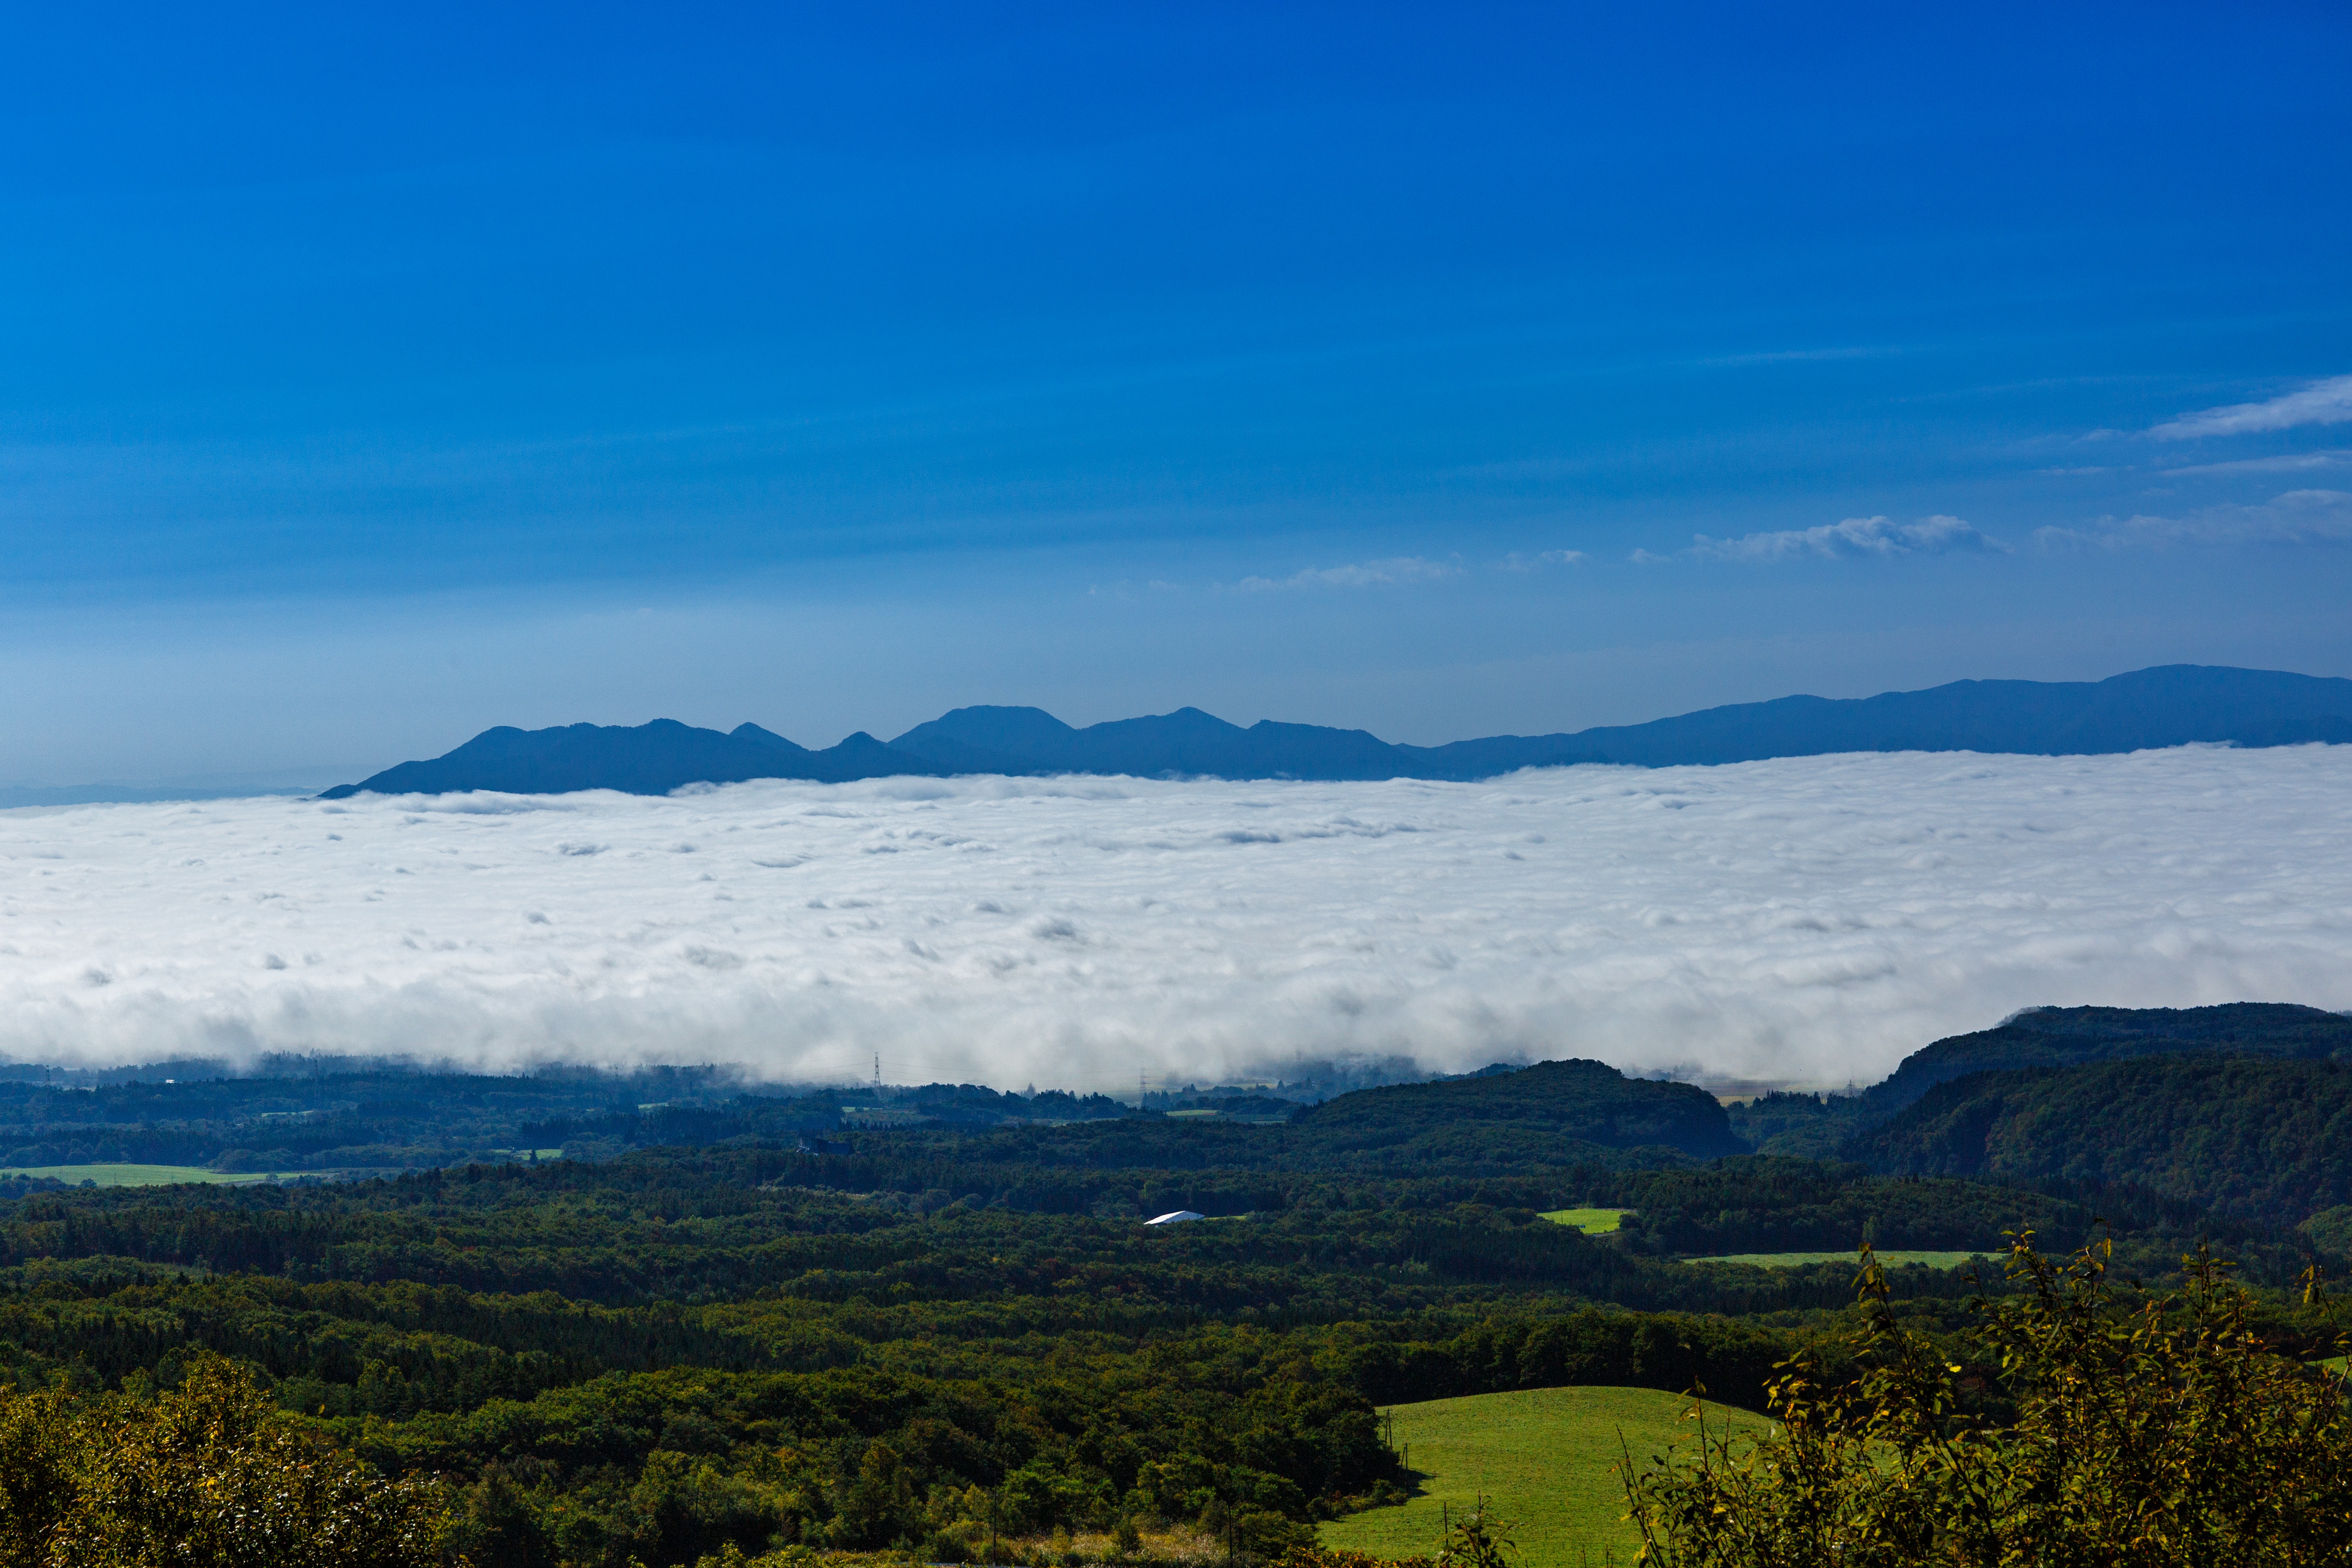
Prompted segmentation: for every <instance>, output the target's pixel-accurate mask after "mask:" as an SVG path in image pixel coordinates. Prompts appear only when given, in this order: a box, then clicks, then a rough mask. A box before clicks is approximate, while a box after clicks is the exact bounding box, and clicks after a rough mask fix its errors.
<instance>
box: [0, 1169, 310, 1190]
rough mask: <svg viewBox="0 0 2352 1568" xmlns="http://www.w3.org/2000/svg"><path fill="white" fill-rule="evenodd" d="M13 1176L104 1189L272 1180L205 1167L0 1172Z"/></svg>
mask: <svg viewBox="0 0 2352 1568" xmlns="http://www.w3.org/2000/svg"><path fill="white" fill-rule="evenodd" d="M10 1176H31V1177H39V1176H55V1177H56V1178H57V1179H58V1181H60V1182H64V1183H66V1184H68V1185H72V1186H79V1185H80V1184H82V1183H84V1182H95V1183H97V1184H99V1185H100V1186H101V1187H167V1186H171V1185H173V1184H175V1183H179V1182H204V1183H207V1184H223V1183H234V1182H261V1181H267V1180H268V1175H266V1174H263V1173H252V1174H238V1175H234V1176H226V1175H223V1174H222V1173H220V1172H218V1171H207V1170H205V1168H204V1167H203V1166H202V1165H14V1166H9V1167H7V1168H5V1169H0V1180H5V1179H6V1178H7V1177H10Z"/></svg>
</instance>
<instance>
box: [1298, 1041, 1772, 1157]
mask: <svg viewBox="0 0 2352 1568" xmlns="http://www.w3.org/2000/svg"><path fill="white" fill-rule="evenodd" d="M1293 1124H1294V1125H1295V1126H1296V1127H1297V1129H1298V1130H1299V1132H1300V1134H1301V1137H1300V1142H1299V1147H1300V1150H1301V1152H1312V1153H1313V1154H1315V1155H1317V1156H1318V1157H1320V1158H1322V1159H1324V1160H1327V1161H1328V1160H1336V1159H1339V1158H1343V1157H1346V1156H1349V1155H1355V1156H1371V1157H1385V1158H1388V1159H1392V1160H1418V1159H1421V1158H1423V1157H1424V1156H1426V1155H1429V1154H1436V1155H1438V1156H1439V1157H1441V1158H1459V1157H1461V1151H1462V1145H1463V1143H1464V1142H1465V1141H1472V1142H1478V1143H1481V1144H1484V1145H1485V1146H1486V1147H1489V1148H1492V1147H1495V1146H1496V1142H1497V1141H1508V1142H1507V1146H1508V1147H1509V1148H1510V1149H1511V1150H1513V1151H1514V1152H1516V1151H1517V1150H1519V1149H1521V1148H1524V1149H1526V1151H1527V1152H1528V1157H1534V1158H1539V1157H1541V1153H1542V1152H1543V1150H1544V1149H1545V1148H1546V1146H1547V1144H1549V1146H1550V1147H1551V1148H1553V1149H1555V1150H1558V1149H1560V1148H1562V1147H1572V1146H1573V1145H1576V1144H1589V1145H1594V1146H1597V1147H1599V1148H1602V1149H1643V1148H1654V1149H1666V1150H1672V1151H1673V1152H1676V1153H1680V1154H1689V1155H1694V1156H1696V1157H1698V1158H1701V1159H1706V1158H1711V1157H1714V1156H1716V1155H1721V1154H1737V1153H1741V1152H1745V1145H1743V1144H1742V1143H1741V1142H1739V1140H1738V1139H1737V1138H1736V1137H1734V1136H1733V1135H1732V1131H1731V1125H1730V1122H1729V1121H1728V1120H1727V1118H1726V1117H1725V1115H1724V1110H1723V1107H1722V1106H1721V1105H1720V1104H1719V1103H1717V1100H1716V1098H1715V1097H1714V1096H1713V1095H1711V1094H1709V1093H1707V1092H1706V1090H1705V1089H1700V1088H1698V1087H1697V1086H1696V1085H1695V1084H1687V1083H1662V1082H1657V1081H1654V1080H1652V1079H1636V1078H1627V1077H1625V1076H1624V1075H1623V1074H1622V1073H1620V1072H1619V1071H1618V1070H1617V1069H1616V1068H1612V1067H1610V1066H1609V1065H1608V1064H1606V1063H1605V1062H1593V1061H1563V1062H1538V1064H1536V1065H1535V1066H1534V1067H1530V1068H1522V1069H1520V1070H1519V1071H1517V1072H1501V1073H1490V1074H1486V1075H1481V1076H1478V1077H1475V1078H1466V1079H1451V1080H1449V1081H1446V1082H1443V1083H1414V1084H1395V1085H1391V1086H1390V1087H1388V1088H1386V1089H1365V1090H1362V1091H1360V1092H1359V1093H1356V1094H1348V1095H1342V1096H1340V1097H1339V1099H1337V1100H1330V1101H1328V1102H1326V1103H1325V1104H1322V1105H1319V1106H1317V1107H1316V1108H1315V1109H1314V1110H1309V1111H1307V1112H1305V1113H1303V1114H1302V1115H1300V1116H1298V1117H1297V1118H1295V1119H1294V1121H1293Z"/></svg>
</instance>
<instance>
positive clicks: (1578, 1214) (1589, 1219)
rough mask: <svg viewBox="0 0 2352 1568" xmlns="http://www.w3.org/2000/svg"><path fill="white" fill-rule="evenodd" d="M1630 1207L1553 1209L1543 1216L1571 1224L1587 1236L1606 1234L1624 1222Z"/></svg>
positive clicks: (1555, 1223)
mask: <svg viewBox="0 0 2352 1568" xmlns="http://www.w3.org/2000/svg"><path fill="white" fill-rule="evenodd" d="M1632 1213H1633V1210H1632V1209H1554V1210H1552V1211H1551V1212H1550V1213H1549V1214H1547V1215H1544V1216H1543V1217H1544V1218H1546V1219H1548V1220H1549V1221H1551V1222H1552V1224H1554V1225H1572V1226H1575V1227H1576V1228H1577V1229H1579V1230H1580V1231H1582V1232H1583V1233H1584V1234H1585V1235H1587V1236H1607V1235H1608V1234H1609V1233H1610V1232H1611V1231H1613V1230H1615V1229H1616V1228H1617V1227H1618V1226H1621V1225H1622V1224H1623V1223H1624V1222H1625V1216H1626V1215H1629V1214H1632Z"/></svg>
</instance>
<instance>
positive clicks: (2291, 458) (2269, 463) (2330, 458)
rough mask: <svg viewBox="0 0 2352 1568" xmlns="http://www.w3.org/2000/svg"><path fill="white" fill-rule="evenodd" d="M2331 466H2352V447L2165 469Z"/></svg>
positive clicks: (2286, 470) (2272, 470) (2308, 469)
mask: <svg viewBox="0 0 2352 1568" xmlns="http://www.w3.org/2000/svg"><path fill="white" fill-rule="evenodd" d="M2328 468H2352V450H2347V449H2345V448H2343V447H2336V448H2335V449H2333V450H2330V451H2326V452H2285V453H2282V454H2280V455H2279V456H2277V457H2275V458H2239V459H2238V460H2237V461H2236V462H2233V463H2191V464H2189V466H2188V467H2186V468H2167V469H2165V470H2164V472H2165V475H2166V476H2167V477H2168V478H2169V477H2171V476H2174V475H2184V474H2216V475H2219V474H2307V473H2315V472H2320V471H2324V470H2326V469H2328Z"/></svg>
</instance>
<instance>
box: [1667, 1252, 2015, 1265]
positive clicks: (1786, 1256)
mask: <svg viewBox="0 0 2352 1568" xmlns="http://www.w3.org/2000/svg"><path fill="white" fill-rule="evenodd" d="M1986 1256H1987V1255H1986V1254H1984V1253H1980V1252H1895V1251H1882V1252H1880V1253H1879V1255H1878V1261H1879V1262H1880V1263H1882V1264H1884V1265H1885V1266H1886V1267H1887V1268H1902V1267H1903V1266H1904V1265H1906V1264H1909V1263H1920V1264H1925V1265H1926V1266H1927V1267H1928V1268H1958V1267H1960V1265H1962V1264H1964V1263H1966V1262H1967V1261H1968V1260H1969V1258H1984V1257H1986ZM1683 1261H1684V1262H1685V1263H1745V1264H1748V1265H1750V1266H1752V1267H1754V1268H1807V1267H1809V1266H1811V1265H1812V1264H1815V1263H1853V1262H1856V1261H1857V1258H1856V1256H1855V1255H1854V1254H1853V1253H1851V1252H1734V1253H1727V1254H1726V1255H1725V1256H1723V1257H1721V1258H1685V1259H1684V1260H1683Z"/></svg>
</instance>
